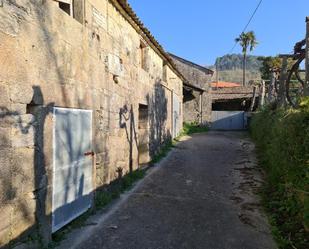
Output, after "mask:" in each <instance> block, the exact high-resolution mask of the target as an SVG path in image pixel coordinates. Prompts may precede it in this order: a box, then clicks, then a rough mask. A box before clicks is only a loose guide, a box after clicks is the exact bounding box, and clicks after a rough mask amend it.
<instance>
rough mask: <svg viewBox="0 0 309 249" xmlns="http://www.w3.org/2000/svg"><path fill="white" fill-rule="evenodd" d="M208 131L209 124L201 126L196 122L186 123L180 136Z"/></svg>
mask: <svg viewBox="0 0 309 249" xmlns="http://www.w3.org/2000/svg"><path fill="white" fill-rule="evenodd" d="M207 131H208V127H207V126H201V125H198V124H196V123H184V125H183V130H182V132H181V134H180V136H185V135H191V134H194V133H204V132H207Z"/></svg>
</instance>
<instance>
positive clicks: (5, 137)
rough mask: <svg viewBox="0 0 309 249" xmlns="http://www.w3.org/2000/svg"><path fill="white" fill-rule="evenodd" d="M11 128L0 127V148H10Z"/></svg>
mask: <svg viewBox="0 0 309 249" xmlns="http://www.w3.org/2000/svg"><path fill="white" fill-rule="evenodd" d="M0 124H1V122H0ZM10 132H11V128H7V127H1V125H0V148H1V147H10V146H11V134H10Z"/></svg>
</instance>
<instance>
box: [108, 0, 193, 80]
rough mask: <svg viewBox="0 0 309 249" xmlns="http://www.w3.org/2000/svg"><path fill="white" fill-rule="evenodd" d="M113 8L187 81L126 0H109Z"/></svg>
mask: <svg viewBox="0 0 309 249" xmlns="http://www.w3.org/2000/svg"><path fill="white" fill-rule="evenodd" d="M110 2H111V3H112V4H113V5H114V6H115V8H116V9H117V10H118V11H119V12H120V13H121V14H122V15H123V16H124V18H125V19H126V20H127V21H128V22H129V23H130V24H131V25H132V26H133V28H134V29H135V30H136V31H137V32H138V33H139V34H140V35H142V36H143V38H144V39H145V40H146V41H147V43H148V44H149V45H150V46H151V47H152V48H153V49H154V50H155V51H156V52H157V53H158V54H159V55H160V56H161V57H162V58H163V60H164V63H165V64H167V65H169V66H170V68H171V69H172V71H173V72H174V73H175V74H176V75H177V76H178V77H180V78H181V80H182V81H183V82H187V80H186V78H185V77H184V76H183V75H182V74H181V73H180V72H179V70H178V69H177V68H176V66H175V65H174V62H173V61H172V59H171V58H170V57H169V55H168V54H167V53H166V52H165V50H164V49H163V47H162V46H161V45H160V44H159V42H158V41H157V40H156V39H155V38H154V36H153V35H152V34H151V32H150V31H149V30H148V29H147V28H146V27H145V26H144V24H143V23H142V21H141V20H140V19H139V17H138V16H137V15H136V13H135V12H134V10H133V9H132V7H131V6H130V5H129V3H128V2H127V0H110Z"/></svg>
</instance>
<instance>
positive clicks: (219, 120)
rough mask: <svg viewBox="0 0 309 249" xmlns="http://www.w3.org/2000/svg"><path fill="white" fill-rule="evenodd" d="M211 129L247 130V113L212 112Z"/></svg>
mask: <svg viewBox="0 0 309 249" xmlns="http://www.w3.org/2000/svg"><path fill="white" fill-rule="evenodd" d="M211 118H212V122H211V129H213V130H242V129H244V128H245V123H244V122H245V112H243V111H212V117H211Z"/></svg>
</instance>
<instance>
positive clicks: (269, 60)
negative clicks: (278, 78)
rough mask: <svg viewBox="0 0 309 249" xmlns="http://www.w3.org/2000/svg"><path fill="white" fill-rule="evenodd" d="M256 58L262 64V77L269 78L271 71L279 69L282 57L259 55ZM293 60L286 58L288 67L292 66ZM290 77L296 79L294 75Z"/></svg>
mask: <svg viewBox="0 0 309 249" xmlns="http://www.w3.org/2000/svg"><path fill="white" fill-rule="evenodd" d="M258 60H259V61H261V63H262V65H261V67H260V72H261V74H262V79H264V80H269V79H270V76H271V75H270V74H271V71H272V70H274V71H280V70H281V66H282V58H279V57H278V56H266V57H264V56H260V57H258ZM294 62H295V61H294V60H293V59H291V58H289V59H288V69H290V68H291V67H292V66H293V63H294ZM292 79H296V78H295V77H292Z"/></svg>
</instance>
